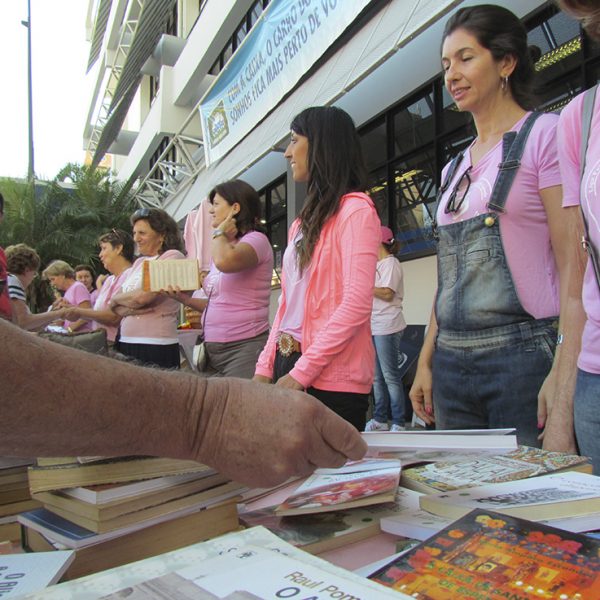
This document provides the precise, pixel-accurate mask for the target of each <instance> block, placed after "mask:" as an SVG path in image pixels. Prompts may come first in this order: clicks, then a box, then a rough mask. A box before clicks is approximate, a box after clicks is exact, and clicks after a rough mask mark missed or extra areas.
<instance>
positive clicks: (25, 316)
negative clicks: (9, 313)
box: [13, 311, 62, 331]
mask: <svg viewBox="0 0 600 600" xmlns="http://www.w3.org/2000/svg"><path fill="white" fill-rule="evenodd" d="M13 315H14V317H15V323H16V324H17V325H18V326H19V327H21V328H22V329H25V330H26V331H39V330H40V329H43V328H44V327H46V326H47V325H50V323H53V322H54V321H56V320H57V319H59V318H62V317H61V314H60V313H57V311H50V312H45V313H36V314H32V313H29V312H27V311H22V312H21V311H19V312H16V311H13Z"/></svg>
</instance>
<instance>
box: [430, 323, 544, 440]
mask: <svg viewBox="0 0 600 600" xmlns="http://www.w3.org/2000/svg"><path fill="white" fill-rule="evenodd" d="M555 345H556V328H555V327H554V324H553V323H552V321H549V320H546V321H532V322H529V323H522V324H520V325H508V326H505V327H496V328H494V329H492V330H490V331H487V332H486V331H482V332H473V335H472V337H471V339H466V338H465V337H464V335H458V336H457V335H452V334H451V333H448V334H445V333H440V335H439V336H438V339H437V346H436V351H435V353H434V356H433V381H434V386H433V403H434V414H435V423H436V427H437V428H439V429H486V428H496V427H500V428H503V427H515V428H516V429H517V440H518V442H519V444H525V445H527V446H534V447H539V445H540V442H539V441H538V439H537V436H538V434H539V431H538V429H537V396H538V392H539V390H540V387H541V386H542V383H543V381H544V378H545V377H546V375H547V374H548V371H549V370H550V367H551V366H552V357H553V353H554V348H555Z"/></svg>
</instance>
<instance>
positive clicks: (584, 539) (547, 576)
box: [370, 509, 600, 600]
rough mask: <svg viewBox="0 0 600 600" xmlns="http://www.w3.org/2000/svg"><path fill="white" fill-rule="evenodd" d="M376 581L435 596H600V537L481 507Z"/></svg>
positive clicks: (434, 599) (528, 599) (562, 599)
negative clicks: (594, 537) (598, 538)
mask: <svg viewBox="0 0 600 600" xmlns="http://www.w3.org/2000/svg"><path fill="white" fill-rule="evenodd" d="M370 579H372V580H373V581H377V582H379V583H381V584H383V585H387V586H389V587H391V588H393V589H394V590H397V591H399V592H401V593H404V594H407V595H408V596H412V597H414V598H427V599H428V600H455V599H456V598H468V599H472V600H493V599H494V598H510V599H511V600H534V599H535V600H539V599H541V598H544V599H546V600H567V599H568V600H574V599H578V600H587V599H589V600H595V599H597V598H600V542H599V541H598V540H594V539H592V538H590V537H588V536H585V535H581V534H577V533H569V532H566V531H562V530H560V529H556V528H554V527H550V526H548V525H542V524H540V523H533V522H531V521H526V520H525V519H520V518H517V517H510V516H507V515H503V514H499V513H496V512H493V511H487V510H481V509H479V510H474V511H472V512H470V513H468V514H467V515H465V516H463V517H462V518H461V519H459V520H457V521H455V522H453V523H452V524H450V525H449V526H448V527H446V528H445V529H443V530H442V531H440V532H439V533H438V534H436V535H435V536H433V537H431V538H429V539H428V540H426V541H424V542H421V544H419V545H418V546H416V547H415V548H413V549H411V550H409V551H408V552H407V553H406V554H403V555H402V556H400V557H398V558H395V559H394V560H393V561H392V562H390V563H389V564H388V565H386V566H385V567H383V568H381V569H380V570H378V571H376V572H375V573H373V574H372V575H371V576H370Z"/></svg>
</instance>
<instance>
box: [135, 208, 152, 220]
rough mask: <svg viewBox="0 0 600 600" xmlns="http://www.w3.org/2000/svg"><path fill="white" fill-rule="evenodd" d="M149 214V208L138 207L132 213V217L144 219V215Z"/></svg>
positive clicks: (150, 211) (150, 210) (147, 215)
mask: <svg viewBox="0 0 600 600" xmlns="http://www.w3.org/2000/svg"><path fill="white" fill-rule="evenodd" d="M151 214H152V209H151V208H148V207H144V208H138V209H137V210H136V211H135V212H134V213H133V218H134V219H145V218H146V217H149V216H150V215H151Z"/></svg>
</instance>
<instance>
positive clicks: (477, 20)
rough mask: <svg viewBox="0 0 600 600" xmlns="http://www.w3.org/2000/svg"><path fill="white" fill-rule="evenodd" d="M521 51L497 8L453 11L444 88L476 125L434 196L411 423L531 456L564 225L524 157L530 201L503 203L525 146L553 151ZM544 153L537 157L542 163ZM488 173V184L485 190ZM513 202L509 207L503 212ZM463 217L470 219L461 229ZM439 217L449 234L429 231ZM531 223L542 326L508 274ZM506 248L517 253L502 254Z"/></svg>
mask: <svg viewBox="0 0 600 600" xmlns="http://www.w3.org/2000/svg"><path fill="white" fill-rule="evenodd" d="M526 40H527V36H526V32H525V29H524V28H523V26H522V25H521V23H520V22H519V20H518V19H517V18H516V17H515V15H513V14H512V13H511V12H510V11H507V10H506V9H504V8H501V7H498V6H492V5H483V6H475V7H469V8H464V9H461V10H459V11H457V13H455V15H454V16H453V17H452V18H451V19H450V21H449V22H448V23H447V25H446V30H445V32H444V40H443V49H442V65H443V68H444V71H445V80H446V87H447V89H448V91H449V92H450V94H451V95H452V96H453V98H454V100H455V102H456V104H457V106H458V108H459V109H460V110H466V111H469V112H471V113H472V114H473V117H474V121H475V125H476V127H477V133H478V137H477V138H476V140H475V142H474V143H473V144H472V145H471V147H470V148H468V149H467V150H466V151H465V153H463V154H460V155H459V156H458V157H456V158H455V159H454V160H453V161H452V162H451V164H450V166H449V167H448V169H447V171H446V174H445V177H443V185H442V187H441V189H440V192H439V194H438V206H437V207H436V218H435V219H434V229H435V231H436V234H437V236H438V239H439V246H438V291H437V297H436V300H435V307H434V313H433V314H432V318H431V323H430V327H429V329H428V333H427V336H426V340H425V343H424V346H423V350H422V352H421V356H420V357H419V365H418V370H417V374H416V377H415V382H414V385H413V388H412V389H411V393H410V397H411V401H412V403H413V408H414V410H415V412H416V413H417V415H418V416H419V417H421V418H422V419H423V420H424V421H425V422H426V423H428V424H433V423H435V425H436V427H437V428H439V429H462V428H465V429H473V428H495V427H516V429H517V436H518V441H519V443H521V444H527V445H531V446H534V445H539V441H538V435H539V431H538V423H539V422H540V418H539V417H540V416H542V417H543V415H544V411H545V405H544V398H546V394H551V393H552V391H553V387H552V386H553V378H552V377H549V378H548V381H547V383H546V384H545V385H544V392H540V388H542V384H544V381H545V379H546V377H547V376H548V373H549V372H550V369H551V367H552V361H553V354H554V349H555V344H556V338H557V323H558V289H557V288H558V283H556V285H554V282H555V281H556V282H557V281H558V272H560V269H561V268H562V266H563V261H562V258H561V247H562V244H563V242H564V243H566V237H567V236H566V233H567V232H566V231H563V228H562V226H561V223H560V200H561V188H560V178H559V174H558V173H557V172H556V173H555V172H554V171H558V169H557V167H556V164H554V165H553V167H552V168H551V169H550V171H551V173H550V175H548V174H542V173H540V175H539V180H538V179H537V174H536V173H535V172H534V171H535V165H536V164H537V163H538V162H539V163H540V164H542V163H543V161H542V160H541V159H540V160H539V161H538V160H537V158H536V160H534V161H531V159H530V158H529V159H528V160H529V163H530V165H531V163H532V162H533V166H529V167H527V169H528V172H527V173H525V171H523V174H522V175H521V182H522V183H521V184H520V185H524V184H525V182H526V181H527V182H528V183H529V182H530V181H531V180H533V181H534V182H535V184H536V187H535V190H533V191H532V190H531V189H528V195H526V194H525V193H524V191H523V190H522V189H521V188H517V187H516V188H515V190H516V192H515V190H512V193H511V188H512V187H513V183H514V180H515V177H516V175H517V173H518V171H519V169H520V168H521V158H522V156H523V152H524V150H525V148H526V147H527V146H526V144H527V140H528V138H529V140H530V144H533V143H535V144H538V145H537V146H529V147H530V148H531V147H535V148H538V146H542V145H544V144H543V143H542V144H540V140H541V139H546V138H543V137H542V133H543V132H544V131H545V129H544V128H548V129H549V130H552V133H551V137H548V136H546V137H547V138H548V140H550V139H551V140H552V142H553V141H554V137H553V136H554V128H555V126H556V119H555V118H554V116H549V115H543V116H542V117H541V118H540V119H539V120H538V117H540V115H539V114H535V113H532V114H528V113H527V110H528V109H529V108H530V106H531V99H530V97H529V96H528V89H527V84H528V83H529V81H530V79H531V75H532V74H533V69H532V64H531V59H530V56H529V51H528V48H527V41H526ZM532 131H535V135H533V134H532ZM532 138H535V142H532V141H531V140H532ZM549 143H550V141H548V142H547V143H546V144H545V147H544V148H542V149H540V153H543V152H545V153H546V154H547V153H548V150H547V146H548V144H549ZM499 145H501V147H502V152H501V156H502V158H501V161H500V164H499V165H498V163H497V162H496V163H493V164H491V163H489V162H486V161H489V160H490V156H491V155H492V154H493V153H494V151H496V153H497V154H498V157H500V151H499V150H498V148H499V147H500V146H499ZM553 152H554V159H555V149H553ZM467 153H468V154H467ZM493 156H495V154H493ZM479 163H481V166H480V164H479ZM496 165H497V167H496ZM495 170H496V171H497V175H496V174H495ZM490 173H494V177H495V181H494V180H493V178H492V179H491V180H489V175H490ZM485 175H487V176H488V177H487V178H485V177H484V176H485ZM526 177H527V178H528V179H525V178H526ZM550 180H551V183H550V184H549V185H547V186H546V185H544V183H547V182H548V181H550ZM486 182H487V183H486ZM484 184H485V185H484ZM492 184H493V185H492ZM538 184H539V186H538ZM486 185H487V187H486ZM530 187H531V186H530ZM470 190H471V194H470V195H469V191H470ZM474 190H475V193H474ZM476 193H478V194H479V195H480V196H479V199H480V200H484V203H483V204H482V205H481V206H479V205H477V203H476V199H475V200H473V197H474V196H475V194H476ZM509 195H510V198H512V204H511V201H509V202H508V203H507V200H508V199H509ZM521 196H523V201H522V202H521ZM532 198H533V200H532ZM531 202H534V205H533V206H534V208H535V213H534V214H533V213H532V214H531V216H530V215H529V214H526V215H525V216H524V214H523V213H524V211H525V209H524V208H523V207H525V206H526V207H527V209H529V206H530V204H531ZM471 204H472V206H471ZM469 210H470V211H471V212H472V214H469V213H468V211H469ZM462 212H464V213H465V214H466V216H465V217H464V218H463V219H462V220H461V219H460V218H459V216H460V215H461V213H462ZM515 214H516V218H515ZM444 215H446V218H445V220H446V223H445V224H441V225H440V226H439V227H437V225H436V222H437V220H438V219H439V218H441V217H443V216H444ZM448 215H450V216H448ZM529 218H531V219H532V225H533V222H534V221H535V227H536V228H537V229H536V235H537V237H536V238H535V239H540V240H541V242H540V243H539V248H537V247H535V248H531V254H530V255H529V256H530V257H531V260H532V261H533V260H534V259H537V260H539V257H540V256H543V257H544V260H546V258H545V256H546V255H549V260H548V261H547V265H546V263H544V269H537V271H538V272H539V271H540V270H541V271H543V273H542V277H546V272H545V269H546V268H547V277H546V280H541V281H542V283H543V285H544V287H543V288H542V289H539V290H538V289H537V288H536V289H531V285H532V283H530V282H528V281H526V282H525V284H529V287H528V293H529V295H530V296H531V295H532V294H533V295H534V296H535V295H536V294H540V295H542V296H545V295H546V296H553V299H552V301H548V302H546V304H545V305H544V309H543V310H545V311H546V313H548V314H545V315H543V317H540V316H539V315H538V316H537V317H534V316H533V315H532V314H531V313H530V312H529V311H528V310H526V309H525V308H524V307H523V303H522V301H521V299H520V297H519V293H518V291H519V292H520V291H522V290H523V287H525V286H524V284H523V279H522V275H521V284H520V286H517V285H516V284H515V273H514V272H513V271H514V267H515V266H517V267H519V268H520V267H521V265H520V264H518V265H515V263H513V270H511V265H510V264H509V263H510V260H509V259H508V257H509V253H510V251H511V250H512V251H513V254H512V256H513V257H514V256H515V254H514V249H515V244H516V245H519V244H521V240H520V239H518V238H517V239H516V240H515V236H514V228H515V227H517V225H518V226H520V227H523V223H522V221H523V220H525V222H526V223H527V222H528V219H529ZM516 219H517V220H516ZM518 219H520V220H521V221H520V222H517V221H518ZM503 220H508V221H503ZM501 223H502V227H501ZM515 223H516V224H515ZM504 227H506V229H504ZM510 227H513V230H511V235H512V238H510V239H511V240H512V241H510V242H509V241H508V240H509V238H508V237H507V234H506V232H507V231H509V230H510ZM525 231H526V230H525ZM532 239H533V238H532ZM507 243H511V244H513V246H511V247H510V248H508V247H507V246H506V244H507ZM523 244H524V245H525V244H526V242H525V241H523ZM550 247H552V248H550ZM507 248H508V252H507ZM520 251H521V252H522V250H520ZM529 256H527V257H526V259H527V258H529ZM513 260H514V258H513ZM534 270H535V269H534ZM532 281H533V279H532ZM538 284H539V281H538V282H536V283H534V284H533V285H538ZM536 306H537V305H536ZM536 310H537V309H536ZM538 394H540V398H541V400H542V402H541V404H540V407H541V408H540V411H539V413H538Z"/></svg>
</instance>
